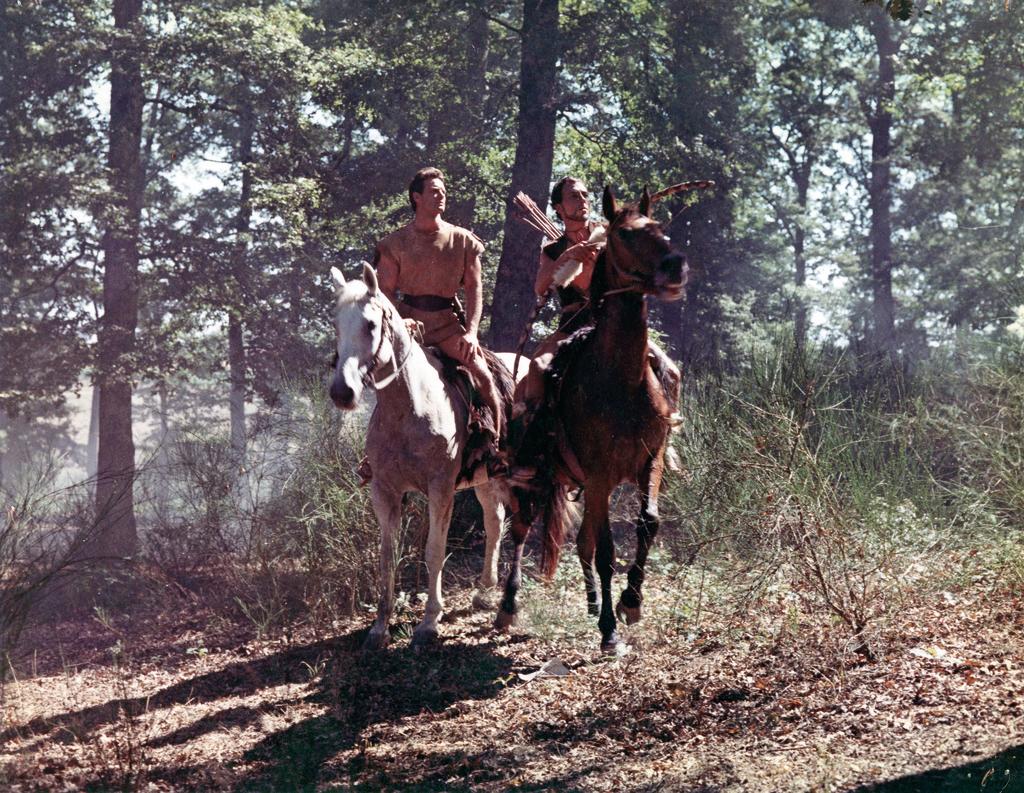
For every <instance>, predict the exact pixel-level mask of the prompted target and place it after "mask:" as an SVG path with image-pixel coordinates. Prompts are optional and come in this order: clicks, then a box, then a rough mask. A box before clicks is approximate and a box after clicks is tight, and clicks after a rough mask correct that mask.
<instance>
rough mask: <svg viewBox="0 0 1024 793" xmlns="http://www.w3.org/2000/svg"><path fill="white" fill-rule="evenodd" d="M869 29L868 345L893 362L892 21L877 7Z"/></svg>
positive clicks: (894, 333)
mask: <svg viewBox="0 0 1024 793" xmlns="http://www.w3.org/2000/svg"><path fill="white" fill-rule="evenodd" d="M871 32H872V34H873V35H874V37H875V44H876V45H877V48H878V86H877V90H876V94H875V101H874V105H873V107H872V108H871V111H870V115H869V118H868V125H869V127H870V129H871V181H870V185H869V188H868V195H869V199H868V203H869V206H870V210H871V232H870V234H871V236H870V243H871V260H870V268H871V269H870V280H871V309H872V320H873V327H872V339H871V347H872V349H873V350H874V352H875V353H876V354H878V355H879V356H887V357H888V358H889V359H890V360H892V361H893V362H895V356H896V319H895V316H896V309H895V304H894V302H893V297H892V267H893V263H892V218H891V212H892V160H891V157H892V108H893V102H894V100H895V97H896V78H895V65H894V57H895V55H896V49H897V47H896V40H895V38H894V37H893V30H892V22H891V21H890V20H889V17H888V15H887V14H885V13H884V12H882V11H878V12H877V13H875V14H874V15H873V16H872V20H871Z"/></svg>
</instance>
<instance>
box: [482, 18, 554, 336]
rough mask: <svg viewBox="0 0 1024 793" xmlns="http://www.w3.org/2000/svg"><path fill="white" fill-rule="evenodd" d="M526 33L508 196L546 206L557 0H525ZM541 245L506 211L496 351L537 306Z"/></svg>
mask: <svg viewBox="0 0 1024 793" xmlns="http://www.w3.org/2000/svg"><path fill="white" fill-rule="evenodd" d="M522 33H523V48H522V59H521V63H520V71H519V120H518V126H517V132H516V157H515V162H514V164H513V166H512V184H511V186H510V188H509V193H508V200H509V202H510V203H511V200H512V197H513V196H514V195H515V194H516V193H518V192H519V191H520V190H521V191H523V192H525V193H526V194H527V195H528V196H530V197H531V198H532V199H533V200H534V201H536V202H537V206H539V207H541V208H544V207H546V206H547V203H548V192H549V189H550V184H551V165H552V161H553V159H554V151H555V115H556V113H555V111H556V108H555V80H556V78H557V74H558V54H559V52H560V50H561V46H560V43H559V41H560V36H559V31H558V0H524V2H523V29H522ZM540 244H541V235H540V232H537V231H534V230H533V229H531V228H530V227H529V226H527V225H526V224H524V223H521V222H520V221H518V220H516V219H515V218H514V217H513V216H512V214H511V212H506V214H505V235H504V244H503V245H502V248H501V260H500V261H499V262H498V275H497V279H496V281H495V285H494V304H493V307H492V311H491V330H490V343H491V346H492V347H493V348H494V349H496V350H511V349H513V347H514V346H515V344H516V342H517V341H518V340H519V335H520V333H521V332H522V329H523V326H524V324H525V323H526V318H527V316H528V315H529V313H530V309H531V308H532V307H533V303H534V297H533V281H534V277H535V276H536V271H537V262H538V261H539V259H540Z"/></svg>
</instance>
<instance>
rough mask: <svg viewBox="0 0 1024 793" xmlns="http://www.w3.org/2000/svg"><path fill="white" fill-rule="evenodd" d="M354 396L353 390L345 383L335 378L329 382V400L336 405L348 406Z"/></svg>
mask: <svg viewBox="0 0 1024 793" xmlns="http://www.w3.org/2000/svg"><path fill="white" fill-rule="evenodd" d="M354 398H355V392H354V391H353V390H352V389H351V388H349V387H348V386H347V385H346V384H345V383H343V382H339V381H338V380H335V381H334V382H333V383H331V400H332V401H333V402H334V404H335V405H337V406H338V407H348V406H349V405H351V404H352V402H353V400H354Z"/></svg>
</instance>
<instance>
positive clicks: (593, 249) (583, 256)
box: [555, 242, 602, 267]
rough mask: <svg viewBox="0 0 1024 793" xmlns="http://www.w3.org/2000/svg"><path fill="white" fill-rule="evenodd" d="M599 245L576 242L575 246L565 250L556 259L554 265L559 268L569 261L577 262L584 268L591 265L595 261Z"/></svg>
mask: <svg viewBox="0 0 1024 793" xmlns="http://www.w3.org/2000/svg"><path fill="white" fill-rule="evenodd" d="M601 247H602V246H601V245H600V244H598V243H594V242H577V243H576V244H575V245H572V246H570V247H569V248H566V249H565V252H564V253H563V254H562V255H561V256H559V257H558V260H557V261H556V262H555V265H556V266H558V267H561V266H562V265H563V264H565V263H566V262H567V261H568V260H569V259H572V260H573V261H574V262H579V263H580V264H582V265H583V266H584V267H586V266H588V265H592V264H593V263H594V262H595V261H596V260H597V254H598V251H600V250H601Z"/></svg>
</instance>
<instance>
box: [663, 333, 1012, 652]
mask: <svg viewBox="0 0 1024 793" xmlns="http://www.w3.org/2000/svg"><path fill="white" fill-rule="evenodd" d="M964 375H966V377H967V385H966V386H961V387H957V386H954V385H953V381H952V379H951V378H952V377H954V376H960V377H962V376H964ZM898 385H899V387H898V388H895V389H894V388H893V387H892V383H891V381H889V380H887V378H886V377H883V376H879V375H878V373H877V372H868V373H867V375H866V374H865V369H864V367H863V366H862V364H861V362H858V361H856V360H853V359H852V358H851V357H848V356H846V355H844V354H843V353H841V352H836V351H828V350H821V349H817V350H816V349H808V348H797V347H796V346H795V345H794V344H792V342H791V341H790V340H788V339H778V340H776V341H775V343H773V344H772V345H770V346H768V347H765V348H764V349H762V350H761V351H759V352H755V353H753V354H752V355H751V357H750V359H749V361H748V362H747V365H746V366H742V367H738V368H737V373H735V374H733V375H730V376H726V377H723V378H706V379H702V380H699V381H696V382H691V383H689V384H688V386H687V388H686V390H685V394H684V398H683V405H682V413H683V414H684V416H685V417H686V424H685V425H684V427H683V428H682V429H681V431H680V432H679V433H678V434H677V436H676V439H675V443H676V445H677V450H678V451H679V453H680V456H681V458H682V459H683V461H684V463H685V465H686V469H687V470H686V475H685V476H684V477H683V479H682V480H680V479H670V480H669V481H668V482H667V483H666V489H665V492H664V496H663V501H662V514H663V516H664V517H665V518H666V519H667V522H668V523H669V524H671V525H672V527H673V528H674V529H675V531H673V530H671V529H669V530H668V531H666V532H664V536H665V542H666V544H667V545H668V547H669V548H670V550H671V551H672V552H673V553H674V555H675V556H676V557H677V558H678V559H682V560H684V561H692V560H694V559H695V558H696V557H697V556H698V555H699V554H704V555H705V556H706V557H708V558H715V559H718V560H721V559H730V560H732V561H733V563H734V564H736V565H738V566H740V567H741V568H743V570H744V572H745V573H746V574H745V575H743V576H741V577H739V578H738V579H737V580H742V581H743V582H744V584H743V586H742V589H743V592H742V593H741V594H742V595H743V597H745V598H748V599H749V598H750V597H756V596H757V595H758V594H760V593H762V592H764V591H765V590H766V589H767V588H769V587H771V586H776V585H778V583H779V581H780V579H784V580H785V581H786V583H787V585H788V586H789V588H790V591H791V592H793V593H795V595H796V596H797V597H798V598H799V599H800V600H801V602H802V603H803V604H804V606H805V607H806V608H807V609H808V610H810V611H812V612H817V613H823V614H827V615H829V616H830V617H831V618H832V619H835V620H838V621H840V622H841V623H842V624H844V625H845V626H846V628H847V630H848V632H849V636H850V637H851V640H852V641H851V647H852V649H855V650H856V651H857V652H859V653H861V654H862V655H864V656H866V657H871V655H872V654H873V650H872V644H871V641H870V637H871V634H872V631H873V630H874V627H875V626H877V624H878V623H879V621H880V620H881V618H883V617H884V616H885V615H887V614H889V613H891V612H892V611H893V609H895V608H896V607H898V606H899V605H900V604H901V603H902V602H904V601H905V599H906V598H908V597H910V596H913V595H914V594H915V593H918V592H919V591H921V588H922V587H924V586H925V583H923V580H922V579H923V578H924V577H926V576H925V574H926V573H927V572H928V570H927V567H926V566H925V567H922V566H921V565H920V563H919V561H920V559H922V558H923V555H927V554H933V555H934V554H941V553H949V552H951V551H953V550H955V549H962V548H965V547H974V548H978V547H991V546H992V545H993V543H997V542H998V541H1000V540H1001V539H1005V538H1006V537H1007V536H1008V534H1007V529H1008V527H1009V526H1011V525H1015V523H1016V522H1017V521H1018V520H1019V516H1020V510H1021V508H1022V507H1024V495H1022V494H1024V487H1022V485H1024V464H1022V459H1024V455H1022V452H1024V444H1022V441H1021V440H1020V438H1019V432H1020V428H1021V426H1022V424H1021V419H1024V371H1022V368H1021V366H1020V361H1019V360H1018V359H1016V358H998V357H997V358H991V357H990V358H987V359H985V360H983V361H977V362H975V363H973V364H971V365H970V366H969V367H968V369H967V370H966V371H964V370H963V369H962V367H960V368H956V369H955V371H954V368H952V367H951V366H949V365H943V364H942V363H941V362H933V363H932V364H930V365H929V366H926V367H922V368H920V369H919V370H918V372H917V373H916V374H915V377H914V379H913V381H910V382H900V383H899V384H898ZM894 393H898V394H899V397H898V398H896V399H894V398H893V394H894Z"/></svg>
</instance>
